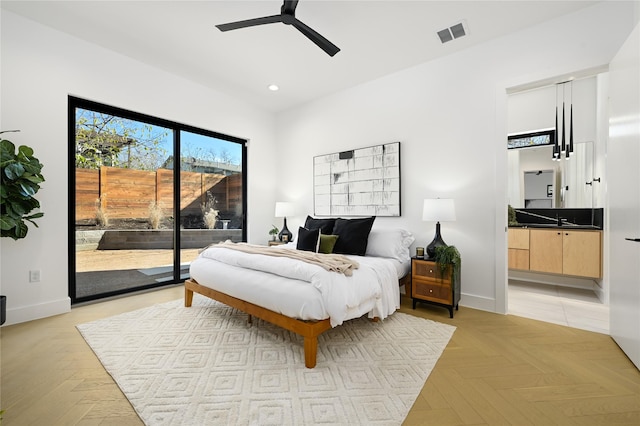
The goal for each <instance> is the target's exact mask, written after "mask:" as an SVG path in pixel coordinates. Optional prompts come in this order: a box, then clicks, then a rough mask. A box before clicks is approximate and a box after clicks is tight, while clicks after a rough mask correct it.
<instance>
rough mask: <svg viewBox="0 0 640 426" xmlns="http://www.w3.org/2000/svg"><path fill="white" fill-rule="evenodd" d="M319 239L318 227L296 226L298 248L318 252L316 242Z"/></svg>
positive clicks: (317, 242)
mask: <svg viewBox="0 0 640 426" xmlns="http://www.w3.org/2000/svg"><path fill="white" fill-rule="evenodd" d="M319 241H320V230H319V229H305V228H303V227H302V226H301V227H299V228H298V243H297V244H296V248H297V249H298V250H305V251H312V252H314V253H317V252H318V244H319Z"/></svg>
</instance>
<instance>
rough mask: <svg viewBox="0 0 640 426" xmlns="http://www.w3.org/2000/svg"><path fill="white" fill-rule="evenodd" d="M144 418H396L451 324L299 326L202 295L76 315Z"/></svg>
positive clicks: (393, 320)
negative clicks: (312, 332)
mask: <svg viewBox="0 0 640 426" xmlns="http://www.w3.org/2000/svg"><path fill="white" fill-rule="evenodd" d="M77 328H78V330H79V331H80V333H81V334H82V336H83V337H84V339H85V340H86V341H87V343H88V344H89V346H90V347H91V348H92V349H93V351H94V352H95V354H96V355H97V357H98V358H99V359H100V362H101V363H102V365H103V366H104V367H105V369H106V370H107V372H108V373H109V374H110V375H111V376H112V377H113V379H114V380H115V382H116V383H117V384H118V386H119V387H120V389H122V392H123V393H124V394H125V396H126V397H127V399H128V400H129V401H130V402H131V404H132V406H133V408H134V409H135V410H136V412H137V413H138V415H139V416H140V418H141V419H142V421H143V422H144V423H145V424H146V425H149V426H156V425H315V424H333V425H335V424H339V425H341V424H344V425H347V424H348V425H355V424H363V425H365V424H366V425H370V424H380V425H399V424H401V423H402V422H403V420H404V419H405V417H406V416H407V414H408V412H409V409H410V408H411V406H412V405H413V403H414V402H415V400H416V398H417V397H418V394H419V393H420V391H421V390H422V387H423V386H424V383H425V381H426V379H427V377H428V376H429V373H430V372H431V370H432V369H433V367H434V365H435V364H436V361H437V360H438V358H439V357H440V355H441V354H442V351H443V350H444V348H445V346H446V345H447V343H448V342H449V340H450V338H451V336H452V335H453V332H454V330H455V327H453V326H450V325H447V324H441V323H437V322H434V321H430V320H426V319H423V318H418V317H414V316H411V315H407V314H403V313H400V312H396V313H394V314H393V315H391V316H390V317H388V318H386V319H385V320H384V321H379V322H372V321H369V320H368V319H366V318H359V319H354V320H350V321H347V322H345V323H344V324H342V325H341V326H338V327H336V328H333V329H331V330H328V331H326V332H325V333H323V334H322V335H321V336H320V337H319V338H318V356H317V364H316V367H315V368H313V369H308V368H305V366H304V350H303V339H302V337H300V336H298V335H296V334H294V333H291V332H289V331H286V330H283V329H281V328H279V327H276V326H273V325H271V324H269V323H267V322H264V321H261V320H259V319H257V318H253V323H252V324H248V323H247V315H246V314H243V313H241V312H239V311H237V310H235V309H232V308H229V307H227V306H226V305H223V304H221V303H218V302H215V301H213V300H211V299H209V298H207V297H204V296H200V295H198V294H195V295H194V300H193V306H192V307H191V308H185V307H184V301H183V300H182V299H180V300H175V301H172V302H168V303H163V304H160V305H155V306H151V307H149V308H144V309H140V310H137V311H133V312H128V313H125V314H121V315H117V316H114V317H110V318H105V319H102V320H98V321H94V322H90V323H86V324H81V325H78V326H77Z"/></svg>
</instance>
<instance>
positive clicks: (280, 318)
mask: <svg viewBox="0 0 640 426" xmlns="http://www.w3.org/2000/svg"><path fill="white" fill-rule="evenodd" d="M405 284H406V286H405V289H407V288H408V291H409V296H410V295H411V287H410V286H411V274H407V276H405V277H404V278H402V279H400V280H399V285H405ZM194 292H196V293H198V294H201V295H203V296H206V297H209V298H211V299H213V300H217V301H218V302H221V303H224V304H225V305H227V306H231V307H232V308H236V309H238V310H239V311H242V312H244V313H246V314H248V315H249V323H251V316H252V315H253V316H255V317H257V318H260V319H262V320H264V321H267V322H269V323H271V324H274V325H277V326H279V327H282V328H284V329H285V330H289V331H292V332H294V333H296V334H299V335H301V336H302V337H304V365H305V366H306V367H307V368H313V367H315V366H316V357H317V354H318V336H319V335H321V334H322V333H324V332H325V331H327V330H329V329H330V328H331V323H330V322H329V319H324V320H321V321H303V320H299V319H295V318H290V317H288V316H286V315H282V314H279V313H277V312H273V311H271V310H269V309H266V308H263V307H262V306H258V305H254V304H253V303H250V302H247V301H244V300H241V299H238V298H235V297H233V296H229V295H228V294H225V293H222V292H220V291H217V290H213V289H211V288H209V287H205V286H203V285H200V284H198V283H197V282H196V280H194V279H188V280H186V281H185V282H184V306H186V307H187V308H189V307H191V304H192V303H193V293H194ZM373 320H374V321H377V318H374V319H373Z"/></svg>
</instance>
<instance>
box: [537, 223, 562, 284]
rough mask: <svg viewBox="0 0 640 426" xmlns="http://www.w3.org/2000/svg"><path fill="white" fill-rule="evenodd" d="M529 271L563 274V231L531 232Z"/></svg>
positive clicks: (544, 230)
mask: <svg viewBox="0 0 640 426" xmlns="http://www.w3.org/2000/svg"><path fill="white" fill-rule="evenodd" d="M529 269H530V270H531V271H537V272H549V273H553V274H562V231H560V230H556V229H530V230H529Z"/></svg>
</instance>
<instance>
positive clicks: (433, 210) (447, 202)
mask: <svg viewBox="0 0 640 426" xmlns="http://www.w3.org/2000/svg"><path fill="white" fill-rule="evenodd" d="M422 220H424V221H431V222H436V235H435V237H434V238H433V241H431V243H430V244H429V245H428V246H427V249H426V252H427V258H429V259H433V257H434V256H435V254H436V247H446V246H447V244H446V243H445V242H444V241H443V240H442V235H440V221H443V222H445V221H448V222H454V221H455V220H456V208H455V205H454V203H453V199H451V198H430V199H426V200H424V205H423V207H422Z"/></svg>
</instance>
